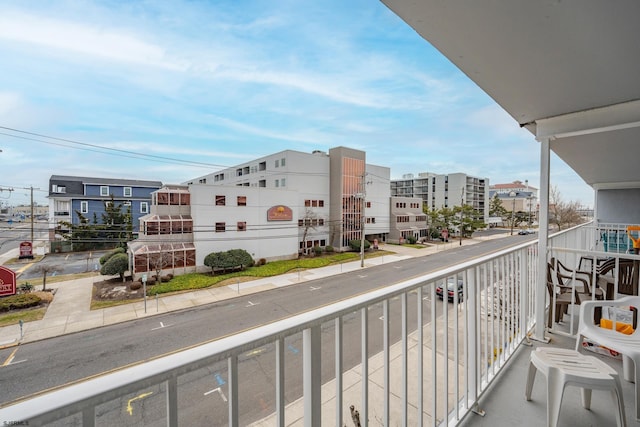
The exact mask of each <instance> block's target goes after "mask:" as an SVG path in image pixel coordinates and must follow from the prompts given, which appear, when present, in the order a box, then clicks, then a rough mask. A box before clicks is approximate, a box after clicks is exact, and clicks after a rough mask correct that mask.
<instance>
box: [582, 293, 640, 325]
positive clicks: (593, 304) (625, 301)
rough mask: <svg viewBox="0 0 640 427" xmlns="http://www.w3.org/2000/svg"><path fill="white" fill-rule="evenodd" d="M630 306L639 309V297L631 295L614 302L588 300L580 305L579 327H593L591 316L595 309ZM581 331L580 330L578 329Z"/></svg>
mask: <svg viewBox="0 0 640 427" xmlns="http://www.w3.org/2000/svg"><path fill="white" fill-rule="evenodd" d="M625 306H632V307H636V308H638V309H640V297H638V296H635V295H632V296H628V297H624V298H618V299H614V300H589V301H584V302H582V304H580V325H582V324H585V325H593V324H594V323H593V315H594V313H595V309H596V308H597V307H625ZM579 329H581V328H579Z"/></svg>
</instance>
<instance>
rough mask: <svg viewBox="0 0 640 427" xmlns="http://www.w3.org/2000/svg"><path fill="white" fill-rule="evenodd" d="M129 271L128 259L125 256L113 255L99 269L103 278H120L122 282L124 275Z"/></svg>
mask: <svg viewBox="0 0 640 427" xmlns="http://www.w3.org/2000/svg"><path fill="white" fill-rule="evenodd" d="M127 270H129V257H128V256H127V254H115V255H114V256H112V257H111V258H109V260H108V261H107V262H105V263H104V265H103V266H102V268H100V274H102V275H103V276H113V275H115V274H117V275H119V276H120V279H122V281H123V282H124V273H125V272H126V271H127Z"/></svg>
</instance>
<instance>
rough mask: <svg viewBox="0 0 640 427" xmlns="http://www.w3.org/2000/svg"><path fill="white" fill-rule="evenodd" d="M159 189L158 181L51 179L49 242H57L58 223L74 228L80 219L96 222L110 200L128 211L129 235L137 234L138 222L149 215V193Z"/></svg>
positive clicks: (69, 177)
mask: <svg viewBox="0 0 640 427" xmlns="http://www.w3.org/2000/svg"><path fill="white" fill-rule="evenodd" d="M161 186H162V183H161V182H160V181H140V180H132V179H114V178H90V177H82V176H61V175H51V178H49V196H48V198H49V240H50V241H55V240H57V237H56V234H58V232H59V231H61V230H60V222H61V221H64V222H68V223H71V224H78V223H79V221H80V215H82V216H84V217H85V218H87V219H89V220H90V221H93V218H94V216H95V218H96V219H97V221H100V220H101V218H102V214H103V213H105V206H106V205H105V204H106V203H109V202H110V201H111V199H112V198H113V201H114V203H122V204H123V206H125V207H130V208H131V220H132V224H133V232H134V234H137V233H138V224H139V218H140V217H141V216H143V215H146V214H148V213H149V204H150V202H151V193H152V192H153V191H155V190H157V189H159V188H160V187H161Z"/></svg>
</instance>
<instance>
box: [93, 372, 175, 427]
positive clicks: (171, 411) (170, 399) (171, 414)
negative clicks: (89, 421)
mask: <svg viewBox="0 0 640 427" xmlns="http://www.w3.org/2000/svg"><path fill="white" fill-rule="evenodd" d="M166 385H167V426H168V427H178V378H177V377H173V378H170V379H168V380H167V381H166ZM83 427H84V425H83Z"/></svg>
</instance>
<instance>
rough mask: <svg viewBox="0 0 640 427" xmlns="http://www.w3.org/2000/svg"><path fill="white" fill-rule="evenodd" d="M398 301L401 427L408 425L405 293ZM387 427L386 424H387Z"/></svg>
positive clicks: (407, 348)
mask: <svg viewBox="0 0 640 427" xmlns="http://www.w3.org/2000/svg"><path fill="white" fill-rule="evenodd" d="M400 300H401V301H402V425H404V426H406V425H409V422H408V420H409V418H408V414H407V412H408V408H409V403H408V402H409V392H408V385H407V383H408V380H409V376H408V373H407V370H408V369H409V365H408V353H409V347H408V340H407V336H408V334H409V326H408V324H407V293H406V292H404V293H403V294H402V295H401V298H400ZM387 425H388V424H387Z"/></svg>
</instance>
